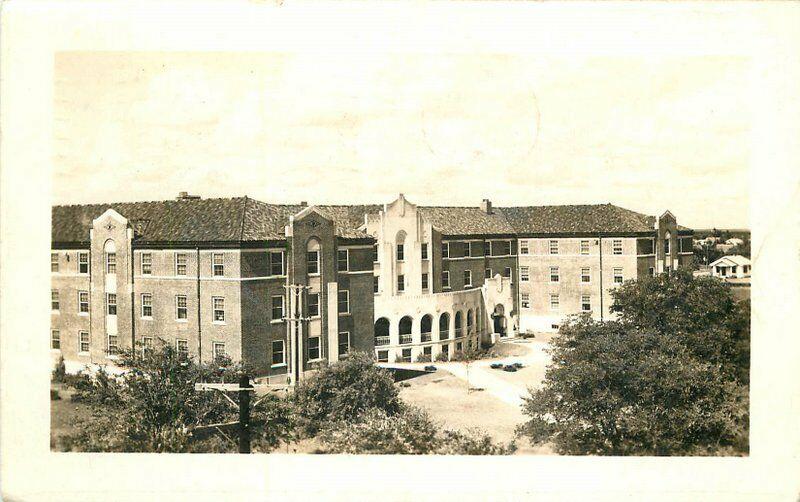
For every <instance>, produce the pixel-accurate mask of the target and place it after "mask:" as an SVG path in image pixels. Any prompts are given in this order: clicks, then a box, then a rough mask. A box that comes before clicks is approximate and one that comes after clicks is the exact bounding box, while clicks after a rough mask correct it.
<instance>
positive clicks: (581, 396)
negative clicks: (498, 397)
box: [519, 271, 750, 455]
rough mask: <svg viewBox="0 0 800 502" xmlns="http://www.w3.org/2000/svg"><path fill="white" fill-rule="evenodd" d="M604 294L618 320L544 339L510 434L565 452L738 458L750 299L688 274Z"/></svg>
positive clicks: (744, 447)
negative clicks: (544, 366) (542, 355)
mask: <svg viewBox="0 0 800 502" xmlns="http://www.w3.org/2000/svg"><path fill="white" fill-rule="evenodd" d="M612 295H613V300H614V303H613V306H612V311H614V312H616V313H617V314H618V316H619V317H618V320H616V321H610V322H604V323H603V322H597V321H593V320H591V319H590V318H588V317H576V318H573V319H572V320H571V321H570V322H569V323H565V324H564V325H563V326H562V328H561V331H560V335H559V336H558V337H556V338H554V339H553V342H552V348H551V351H552V356H553V363H552V365H551V366H550V367H548V370H547V373H546V378H545V382H544V385H543V387H542V388H541V389H538V390H531V391H530V395H529V397H527V398H526V400H525V404H524V412H525V414H526V415H527V416H528V417H529V418H530V419H529V420H528V421H527V422H526V423H525V424H523V425H522V426H520V428H519V433H520V434H522V435H524V436H527V437H529V438H530V439H531V440H532V441H533V442H534V443H539V444H540V443H544V442H551V443H552V444H553V445H554V447H555V448H556V451H558V452H559V453H563V454H572V455H582V454H597V455H719V454H732V455H741V454H746V453H747V451H748V421H749V413H748V403H749V401H748V391H749V385H748V384H749V367H750V365H749V360H750V352H749V346H750V305H749V302H748V301H743V302H738V303H737V302H736V301H734V299H733V297H732V295H731V292H730V288H729V287H728V286H726V285H725V284H723V283H721V282H720V281H718V280H716V279H713V278H694V277H692V274H691V272H688V271H678V272H673V273H671V274H661V275H659V276H657V277H652V278H650V277H646V278H643V279H640V280H638V281H629V282H627V283H625V284H624V285H623V286H621V287H620V288H618V289H617V290H615V291H614V292H613V293H612Z"/></svg>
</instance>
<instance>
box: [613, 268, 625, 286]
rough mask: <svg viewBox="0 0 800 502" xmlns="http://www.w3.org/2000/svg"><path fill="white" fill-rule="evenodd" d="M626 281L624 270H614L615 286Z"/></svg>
mask: <svg viewBox="0 0 800 502" xmlns="http://www.w3.org/2000/svg"><path fill="white" fill-rule="evenodd" d="M623 282H624V279H623V278H622V269H621V268H615V269H614V284H622V283H623Z"/></svg>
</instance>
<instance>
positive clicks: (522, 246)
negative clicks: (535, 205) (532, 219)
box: [519, 239, 622, 255]
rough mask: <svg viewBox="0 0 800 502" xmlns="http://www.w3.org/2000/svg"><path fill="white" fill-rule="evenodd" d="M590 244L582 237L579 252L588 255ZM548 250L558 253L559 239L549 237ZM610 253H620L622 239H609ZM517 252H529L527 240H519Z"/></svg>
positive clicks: (523, 253) (551, 252)
mask: <svg viewBox="0 0 800 502" xmlns="http://www.w3.org/2000/svg"><path fill="white" fill-rule="evenodd" d="M590 246H591V239H583V240H581V242H580V254H582V255H588V254H589V248H590ZM548 251H549V253H550V254H559V240H558V239H550V240H549V241H548ZM611 253H612V254H617V255H620V254H622V239H613V240H612V241H611ZM519 254H521V255H527V254H530V242H529V241H528V240H520V241H519Z"/></svg>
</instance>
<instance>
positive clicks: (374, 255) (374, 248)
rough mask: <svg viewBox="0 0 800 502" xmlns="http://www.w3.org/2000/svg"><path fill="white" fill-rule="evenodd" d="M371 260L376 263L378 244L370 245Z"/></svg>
mask: <svg viewBox="0 0 800 502" xmlns="http://www.w3.org/2000/svg"><path fill="white" fill-rule="evenodd" d="M372 262H373V263H378V245H377V244H375V245H374V246H372Z"/></svg>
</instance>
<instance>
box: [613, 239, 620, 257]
mask: <svg viewBox="0 0 800 502" xmlns="http://www.w3.org/2000/svg"><path fill="white" fill-rule="evenodd" d="M611 250H612V253H613V254H622V239H614V240H613V241H611Z"/></svg>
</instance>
